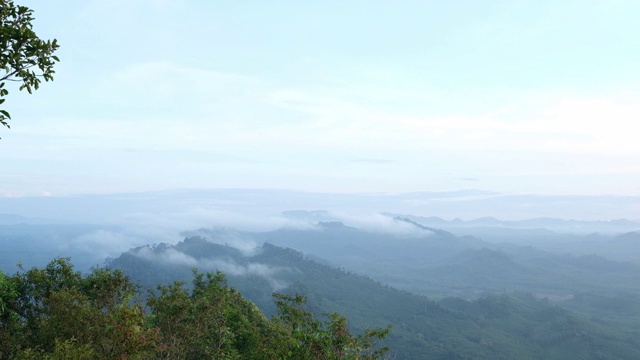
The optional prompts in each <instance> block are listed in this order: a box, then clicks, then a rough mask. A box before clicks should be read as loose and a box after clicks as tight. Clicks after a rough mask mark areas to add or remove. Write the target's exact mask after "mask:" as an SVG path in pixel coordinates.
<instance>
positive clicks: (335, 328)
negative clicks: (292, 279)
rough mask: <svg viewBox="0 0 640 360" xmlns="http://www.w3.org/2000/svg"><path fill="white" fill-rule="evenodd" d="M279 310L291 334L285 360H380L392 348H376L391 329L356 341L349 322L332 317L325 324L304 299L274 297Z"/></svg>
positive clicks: (335, 315)
mask: <svg viewBox="0 0 640 360" xmlns="http://www.w3.org/2000/svg"><path fill="white" fill-rule="evenodd" d="M273 296H274V297H275V299H276V305H277V306H278V317H277V318H276V321H278V322H279V323H280V324H282V326H284V328H285V329H287V332H288V333H290V334H291V338H292V340H293V341H292V342H290V343H289V344H288V351H287V352H286V357H285V359H324V360H339V359H344V360H358V359H363V360H365V359H367V360H368V359H380V358H382V357H383V356H384V355H385V354H386V353H387V352H388V351H389V347H387V346H385V347H381V348H376V347H375V345H376V343H377V341H378V340H381V339H384V338H385V337H386V336H387V334H388V333H389V331H390V327H387V328H382V329H375V330H367V331H365V333H364V334H363V335H360V336H357V337H354V336H353V335H351V333H350V331H349V328H348V326H347V319H346V318H344V317H342V316H340V315H338V314H336V313H333V314H330V315H329V319H328V321H326V322H325V323H323V322H322V321H320V320H318V319H316V318H315V317H314V316H313V313H312V312H310V311H308V310H306V309H305V308H304V304H305V302H306V300H305V298H304V296H302V295H283V294H278V293H274V294H273Z"/></svg>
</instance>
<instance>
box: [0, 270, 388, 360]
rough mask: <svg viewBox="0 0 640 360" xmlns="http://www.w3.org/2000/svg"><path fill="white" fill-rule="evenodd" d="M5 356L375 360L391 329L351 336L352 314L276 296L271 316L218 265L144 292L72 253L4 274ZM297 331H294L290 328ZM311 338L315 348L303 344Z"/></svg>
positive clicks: (1, 319)
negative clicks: (318, 310)
mask: <svg viewBox="0 0 640 360" xmlns="http://www.w3.org/2000/svg"><path fill="white" fill-rule="evenodd" d="M0 290H2V292H0V306H1V307H0V309H2V312H0V360H5V359H24V360H26V359H38V360H63V359H81V360H82V359H151V358H155V359H229V360H231V359H257V360H260V359H264V360H270V359H345V360H347V359H378V358H380V357H381V356H382V355H383V354H384V352H385V350H386V349H381V350H374V345H375V341H376V340H377V339H382V338H383V337H384V336H385V335H386V334H387V332H388V329H379V330H372V331H369V332H367V333H365V334H364V335H362V336H359V337H353V336H351V334H350V333H349V331H348V329H347V327H346V319H344V318H342V317H340V316H338V315H332V317H331V320H330V322H328V323H327V324H326V326H323V325H322V323H321V322H320V321H319V320H316V319H315V318H314V317H313V316H312V315H311V313H309V312H305V311H303V310H302V308H301V307H299V306H298V305H300V304H302V303H303V301H304V299H303V298H302V297H295V299H296V302H295V303H294V304H289V303H288V302H287V299H288V298H286V297H284V296H281V297H277V299H278V300H277V301H279V302H281V304H279V308H280V309H281V310H282V314H283V315H282V316H281V317H279V318H277V319H274V320H268V319H267V318H266V317H265V316H264V315H263V314H262V313H261V312H260V310H258V308H257V307H256V306H255V305H254V304H253V303H251V302H249V301H247V300H245V299H244V298H243V297H242V296H241V295H240V294H239V293H238V292H237V291H236V290H234V289H232V288H230V287H228V286H227V285H226V279H225V276H224V274H222V273H220V272H216V273H206V274H202V273H199V272H197V271H195V270H193V287H192V289H191V290H190V291H189V290H187V289H185V287H184V284H183V283H181V282H174V283H173V284H171V285H160V286H158V287H157V291H152V290H150V289H149V290H148V294H147V299H146V303H144V304H143V302H142V300H141V296H142V293H141V292H140V290H139V288H138V287H137V286H136V285H134V284H133V283H132V282H131V281H130V279H129V278H128V277H126V276H124V274H123V273H122V272H121V271H120V270H112V269H93V271H92V272H91V273H90V274H88V275H86V276H83V275H82V274H80V273H79V272H76V271H74V269H73V266H72V265H71V263H70V262H69V259H55V260H54V261H52V262H50V263H49V264H48V265H47V266H46V267H45V268H42V269H39V268H32V269H30V270H28V271H24V270H21V271H19V272H18V273H16V274H15V275H13V276H7V275H5V274H3V273H1V272H0ZM294 328H295V329H298V330H295V331H293V330H292V329H294ZM307 345H309V346H310V349H311V351H307V352H305V351H302V349H303V348H304V347H305V346H307Z"/></svg>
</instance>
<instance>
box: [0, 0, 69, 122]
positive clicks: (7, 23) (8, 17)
mask: <svg viewBox="0 0 640 360" xmlns="http://www.w3.org/2000/svg"><path fill="white" fill-rule="evenodd" d="M33 20H34V18H33V10H31V9H29V8H28V7H26V6H20V5H15V4H14V2H13V1H12V0H0V68H1V69H2V70H4V74H2V75H1V77H0V105H2V104H3V103H4V102H5V100H6V99H4V97H5V96H7V95H8V94H9V90H7V88H6V87H5V84H6V82H7V81H15V82H20V83H21V84H20V88H19V90H24V89H26V90H27V92H29V94H31V93H32V92H33V90H38V88H39V87H40V83H41V82H42V79H44V80H45V81H50V80H53V74H54V73H55V71H54V70H53V65H54V64H55V63H56V62H58V61H60V59H58V57H57V56H55V55H53V53H54V52H55V51H56V50H57V49H58V48H59V45H58V42H57V41H56V39H53V40H46V41H45V40H42V39H40V38H39V37H38V36H37V35H36V33H35V32H34V31H33V25H32V21H33ZM10 119H11V115H10V114H9V112H7V111H6V110H4V109H0V124H2V125H4V126H6V127H7V128H9V127H10V126H9V124H8V122H7V120H10Z"/></svg>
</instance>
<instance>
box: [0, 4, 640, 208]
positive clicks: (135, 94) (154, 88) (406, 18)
mask: <svg viewBox="0 0 640 360" xmlns="http://www.w3.org/2000/svg"><path fill="white" fill-rule="evenodd" d="M16 1H17V2H18V3H20V4H24V5H27V6H29V7H31V8H33V9H34V10H35V17H36V22H35V30H36V31H37V32H38V34H39V35H40V36H41V37H45V38H57V39H58V41H59V42H60V44H61V49H60V51H59V56H60V58H61V63H60V64H59V66H58V68H57V74H56V78H55V81H54V82H52V83H48V84H44V85H43V86H42V87H41V89H40V90H39V91H38V92H36V93H34V94H33V95H27V94H22V93H18V92H17V89H16V90H14V91H12V92H11V94H10V95H9V96H8V98H7V102H6V103H5V104H4V105H5V108H6V109H7V110H8V111H10V112H11V114H12V117H13V119H14V120H13V121H12V122H11V125H12V128H11V130H6V129H3V130H0V136H1V137H2V140H0V164H2V169H1V170H0V196H33V195H68V194H81V193H116V192H132V191H145V190H163V189H174V188H279V189H292V190H303V191H320V192H390V193H397V192H405V191H448V190H458V189H468V188H477V189H483V190H487V191H496V192H501V193H511V194H513V193H532V194H545V195H561V194H589V195H603V194H614V195H638V194H640V185H638V184H640V162H639V161H638V159H639V157H640V142H638V135H637V134H638V131H637V129H638V128H640V125H638V119H640V71H639V70H638V66H637V64H639V63H640V47H638V46H637V44H638V43H639V42H640V23H639V22H638V21H637V14H638V13H640V2H637V1H624V0H611V1H588V0H583V1H393V2H392V1H269V2H267V1H233V2H231V1H195V0H182V1H177V0H175V1H173V0H127V1H121V0H114V1H93V0H85V1H81V2H78V1H56V2H42V1H34V0H31V1H21V0H16Z"/></svg>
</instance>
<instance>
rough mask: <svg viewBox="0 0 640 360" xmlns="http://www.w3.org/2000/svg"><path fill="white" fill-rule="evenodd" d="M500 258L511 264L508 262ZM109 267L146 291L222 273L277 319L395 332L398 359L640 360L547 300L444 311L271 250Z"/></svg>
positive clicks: (189, 244) (149, 252) (451, 305)
mask: <svg viewBox="0 0 640 360" xmlns="http://www.w3.org/2000/svg"><path fill="white" fill-rule="evenodd" d="M492 256H493V258H495V259H494V260H495V261H499V262H505V261H506V262H507V263H509V260H508V258H505V257H504V256H503V255H502V254H492ZM468 259H473V256H472V257H471V258H468ZM468 259H461V261H462V260H468ZM110 266H111V267H113V268H117V269H122V270H123V271H124V272H125V273H126V274H127V275H129V276H131V277H132V278H133V279H135V280H136V281H139V282H140V283H141V284H143V285H145V286H150V285H153V284H156V283H159V282H160V283H168V282H171V281H174V280H186V279H188V278H189V277H190V274H191V271H190V268H192V267H197V268H199V269H201V270H213V269H219V270H221V271H224V272H225V273H227V275H228V281H229V284H230V285H231V286H233V287H234V288H236V289H238V291H240V293H241V294H243V296H245V297H246V298H248V299H250V300H251V301H254V302H255V303H256V304H257V305H258V306H259V307H260V308H261V309H262V310H263V311H264V312H265V313H266V314H268V315H271V314H273V313H274V312H275V308H274V306H273V302H272V300H271V293H272V292H273V291H280V292H283V293H287V294H294V293H300V294H302V295H305V296H306V297H307V298H308V305H309V308H310V309H311V310H312V311H314V312H315V313H316V314H322V313H323V312H338V313H340V314H343V315H345V316H346V317H347V318H348V319H349V326H350V328H351V329H353V331H354V332H356V333H357V332H360V331H362V330H363V329H364V328H372V327H384V326H386V325H389V324H390V325H392V328H393V330H392V332H391V333H390V334H389V336H388V338H387V340H386V341H387V342H386V343H387V344H389V345H390V346H391V348H392V355H394V356H396V358H398V359H563V360H566V359H601V358H607V359H634V358H640V344H637V342H636V341H635V338H634V337H633V336H632V334H627V333H624V332H622V331H620V330H617V329H615V328H613V327H606V326H603V325H600V324H595V323H593V322H590V321H589V320H587V319H585V318H582V317H580V316H578V315H576V314H573V313H571V312H569V311H567V310H565V309H562V308H559V307H557V306H555V305H553V304H551V303H549V302H548V301H545V300H538V299H535V298H534V297H532V296H527V295H493V296H486V297H482V298H480V299H478V300H475V301H465V300H462V299H456V298H446V299H443V300H441V301H440V302H436V301H433V300H430V299H428V298H426V297H423V296H418V295H414V294H411V293H408V292H406V291H400V290H397V289H394V288H391V287H389V286H385V285H383V284H380V283H378V282H376V281H373V280H372V279H370V278H367V277H364V276H359V275H355V274H352V273H349V272H346V271H344V270H341V269H337V268H333V267H330V266H327V265H325V264H321V263H319V262H315V261H312V260H310V259H308V258H306V257H304V256H303V255H302V254H301V253H299V252H297V251H294V250H291V249H287V248H280V247H276V246H274V245H270V244H268V243H267V244H264V245H263V246H262V247H259V248H257V249H254V250H253V252H252V253H247V252H246V251H245V252H244V253H243V252H241V251H240V250H237V249H235V248H232V247H230V246H226V245H220V244H214V243H211V242H208V241H206V240H205V239H203V238H199V237H191V238H187V239H185V240H184V241H182V242H180V243H178V244H176V245H175V246H169V245H158V246H146V247H141V248H136V249H133V250H131V251H129V252H127V253H124V254H122V255H121V256H120V257H118V258H116V259H113V260H112V262H111V263H110Z"/></svg>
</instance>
